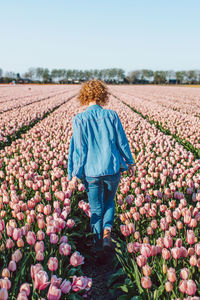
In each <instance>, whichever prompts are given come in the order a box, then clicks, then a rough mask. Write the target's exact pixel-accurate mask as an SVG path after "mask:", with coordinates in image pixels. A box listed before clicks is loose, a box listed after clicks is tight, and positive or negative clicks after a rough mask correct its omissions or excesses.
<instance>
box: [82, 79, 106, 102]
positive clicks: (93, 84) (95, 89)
mask: <svg viewBox="0 0 200 300" xmlns="http://www.w3.org/2000/svg"><path fill="white" fill-rule="evenodd" d="M78 100H79V101H80V104H81V105H88V104H89V103H90V102H92V101H96V103H97V104H98V105H103V104H106V102H107V101H108V89H107V86H106V85H105V84H104V83H103V81H101V80H97V79H93V80H90V81H87V82H85V83H84V84H83V85H82V88H81V90H80V92H79V95H78Z"/></svg>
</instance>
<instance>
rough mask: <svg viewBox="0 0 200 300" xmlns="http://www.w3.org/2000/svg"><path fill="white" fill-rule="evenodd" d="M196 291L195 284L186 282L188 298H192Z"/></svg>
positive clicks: (191, 281) (190, 281) (189, 281)
mask: <svg viewBox="0 0 200 300" xmlns="http://www.w3.org/2000/svg"><path fill="white" fill-rule="evenodd" d="M196 290H197V287H196V283H195V282H194V281H193V280H191V279H190V280H188V281H187V289H186V294H188V295H189V296H192V295H194V294H195V293H196Z"/></svg>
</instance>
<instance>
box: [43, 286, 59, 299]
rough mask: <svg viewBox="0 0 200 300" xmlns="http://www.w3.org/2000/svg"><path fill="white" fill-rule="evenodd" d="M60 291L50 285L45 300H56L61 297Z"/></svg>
mask: <svg viewBox="0 0 200 300" xmlns="http://www.w3.org/2000/svg"><path fill="white" fill-rule="evenodd" d="M61 294H62V293H61V289H59V288H58V287H57V286H55V285H54V284H51V285H50V286H49V289H48V293H47V299H49V300H58V299H60V297H61Z"/></svg>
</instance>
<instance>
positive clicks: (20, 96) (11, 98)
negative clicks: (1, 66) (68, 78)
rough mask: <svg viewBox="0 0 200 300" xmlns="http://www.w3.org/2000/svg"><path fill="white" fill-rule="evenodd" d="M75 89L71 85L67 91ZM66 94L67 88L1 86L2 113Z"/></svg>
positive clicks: (0, 103) (0, 107) (0, 106)
mask: <svg viewBox="0 0 200 300" xmlns="http://www.w3.org/2000/svg"><path fill="white" fill-rule="evenodd" d="M72 89H74V87H73V86H72V85H71V86H70V85H69V86H67V90H68V91H70V90H72ZM65 92H66V86H61V87H59V86H56V85H55V86H40V85H28V86H26V85H12V86H9V85H4V86H2V85H1V95H0V113H2V112H5V111H9V110H13V109H16V108H20V107H23V106H26V105H30V104H32V103H34V102H40V101H43V100H45V99H48V98H51V97H53V96H57V95H59V94H62V93H65Z"/></svg>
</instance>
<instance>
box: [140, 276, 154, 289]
mask: <svg viewBox="0 0 200 300" xmlns="http://www.w3.org/2000/svg"><path fill="white" fill-rule="evenodd" d="M141 284H142V287H143V288H144V289H150V288H151V286H152V282H151V279H150V278H149V277H148V276H145V277H142V278H141Z"/></svg>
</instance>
